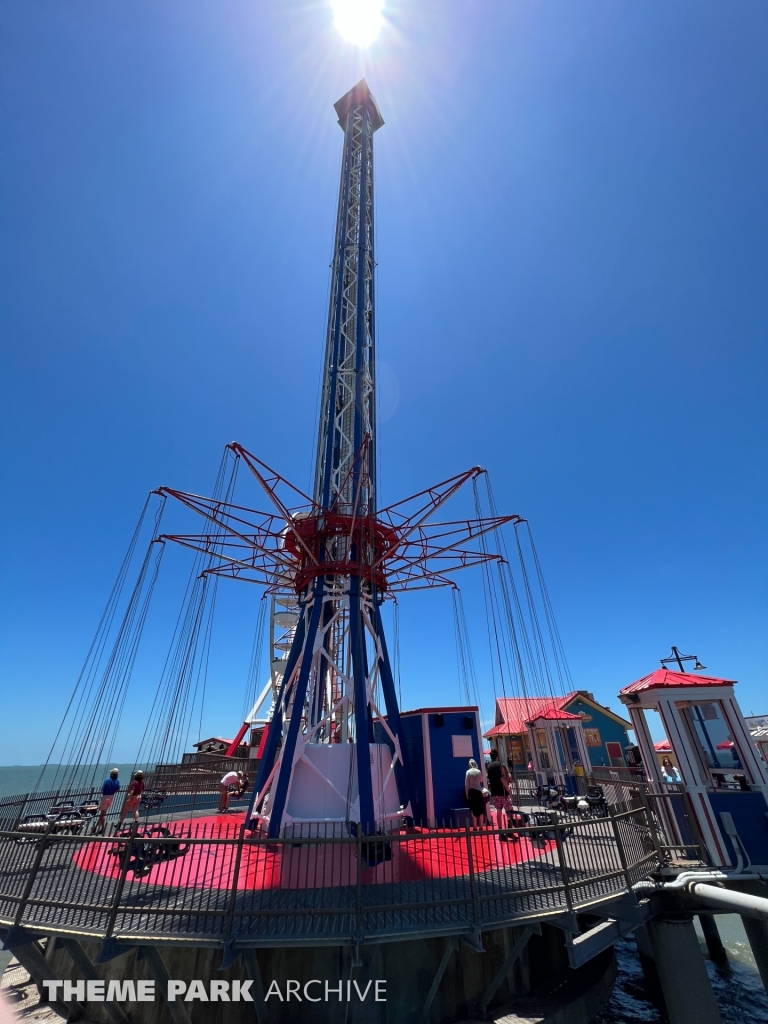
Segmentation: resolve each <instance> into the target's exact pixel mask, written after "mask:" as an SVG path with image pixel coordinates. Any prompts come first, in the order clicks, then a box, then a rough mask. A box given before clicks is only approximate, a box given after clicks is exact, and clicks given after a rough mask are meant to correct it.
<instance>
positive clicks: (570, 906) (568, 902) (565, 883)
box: [552, 811, 573, 913]
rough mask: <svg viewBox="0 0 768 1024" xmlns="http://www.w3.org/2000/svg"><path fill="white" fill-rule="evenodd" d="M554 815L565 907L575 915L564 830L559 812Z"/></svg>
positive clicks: (554, 812)
mask: <svg viewBox="0 0 768 1024" xmlns="http://www.w3.org/2000/svg"><path fill="white" fill-rule="evenodd" d="M552 814H553V817H554V819H555V846H556V847H557V859H558V861H559V862H560V877H561V878H562V880H563V888H564V890H565V905H566V906H567V907H568V910H569V911H570V912H571V913H573V896H572V894H571V884H570V882H569V881H568V868H567V867H566V864H565V851H564V849H563V830H562V826H561V825H560V822H559V821H558V818H557V811H553V812H552Z"/></svg>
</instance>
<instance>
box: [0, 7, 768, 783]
mask: <svg viewBox="0 0 768 1024" xmlns="http://www.w3.org/2000/svg"><path fill="white" fill-rule="evenodd" d="M386 13H387V24H386V26H385V28H384V30H383V31H382V33H381V35H380V37H379V39H378V41H377V42H376V43H375V44H374V46H373V47H372V48H371V49H370V50H369V51H368V52H367V53H360V52H359V51H358V50H357V49H355V48H354V47H352V46H350V45H348V44H346V43H344V42H343V41H342V40H341V38H340V37H339V36H338V34H337V33H336V31H335V29H334V28H333V25H332V17H331V12H330V8H329V6H328V4H327V3H326V2H324V0H312V2H302V3H299V2H293V0H263V2H261V3H255V2H253V0H248V2H246V0H227V2H226V3H222V2H213V0H205V2H203V0H163V2H162V3H158V2H156V0H151V2H149V0H132V2H131V3H130V4H125V3H118V2H117V0H68V2H67V3H66V4H62V3H60V2H58V0H34V2H30V0H3V2H2V3H0V95H1V97H2V105H1V108H0V116H1V117H2V133H3V140H4V141H3V159H2V162H1V163H0V194H2V196H3V200H2V203H1V204H0V216H1V217H2V224H1V225H0V237H2V243H1V245H0V259H1V260H2V267H1V271H2V272H1V274H0V288H1V289H2V302H1V303H0V338H2V342H1V343H0V344H1V348H2V351H1V353H0V358H1V359H2V381H3V401H2V405H1V407H0V415H1V416H2V420H3V423H2V440H1V443H2V462H1V465H2V480H3V489H4V493H5V495H6V499H5V501H4V503H3V510H2V522H3V529H2V533H1V534H0V541H1V543H2V547H3V551H2V566H3V586H2V592H1V596H0V602H2V607H1V608H0V614H2V622H3V629H2V651H1V653H0V672H1V673H2V681H1V683H0V685H1V686H2V695H3V697H2V699H3V714H2V726H1V727H0V728H1V729H2V754H1V755H0V756H1V757H2V759H3V761H4V762H5V763H39V762H40V761H41V760H42V759H43V758H44V756H45V754H46V752H47V747H48V744H49V742H50V739H51V736H52V734H53V732H54V731H55V728H56V726H57V723H58V721H59V719H60V717H61V714H62V711H63V708H64V706H65V704H66V701H67V699H68V697H69V693H70V691H71V688H72V686H73V683H74V680H75V678H76V676H77V672H78V670H79V666H80V664H81V662H82V659H83V657H84V655H85V652H86V650H87V648H88V644H89V642H90V639H91V637H92V635H93V632H94V630H95V627H96V623H97V621H98V618H99V615H100V613H101V608H102V607H103V604H104V602H105V600H106V597H107V594H108V592H109V589H110V587H111V584H112V581H113V579H114V576H115V574H116V572H117V568H118V565H119V563H120V560H121V558H122V554H123V552H124V550H125V547H126V545H127V542H128V539H129V536H130V533H131V530H132V528H133V524H134V522H135V520H136V517H137V515H138V512H139V510H140V508H141V505H142V503H143V501H144V497H145V495H146V493H147V491H148V490H150V489H151V488H152V487H155V486H157V485H159V484H171V485H174V486H178V487H181V488H184V489H188V490H194V491H199V492H202V493H206V492H210V489H211V487H212V484H213V480H214V477H215V474H216V469H217V466H218V462H219V458H220V454H221V450H222V448H223V446H224V445H225V444H226V443H227V442H229V441H231V440H239V441H241V442H242V443H243V444H245V445H246V447H248V448H249V449H250V450H251V451H254V452H256V453H258V454H259V455H261V457H263V458H264V459H265V460H266V461H267V462H269V463H271V464H273V465H275V466H276V467H278V468H280V469H281V470H282V471H283V472H284V473H285V474H286V476H288V477H290V478H292V479H293V480H295V481H296V483H297V484H299V486H302V487H307V486H308V485H309V478H310V472H311V465H312V444H313V435H314V421H315V415H316V407H317V398H318V385H319V374H320V363H321V357H322V341H323V333H324V321H325V305H326V293H327V286H328V266H327V265H328V261H329V257H330V252H331V243H332V230H333V217H334V206H335V201H336V182H337V174H338V167H339V158H340V145H341V139H342V136H341V132H340V131H339V129H338V127H337V126H336V124H335V122H334V114H333V109H332V104H333V102H334V101H335V100H336V99H338V98H339V96H341V95H342V94H343V93H344V92H345V91H346V90H347V89H348V88H349V87H350V86H351V85H352V84H353V83H354V82H355V81H357V79H358V78H359V77H360V76H361V74H365V75H366V77H367V79H368V81H369V84H370V86H371V89H372V90H373V92H374V93H375V95H376V97H377V99H378V101H379V105H380V107H381V110H382V114H383V116H384V119H385V122H386V124H385V127H384V128H383V129H382V130H381V131H380V132H379V133H378V135H377V137H376V142H377V151H376V160H377V218H378V220H377V258H378V263H379V269H378V275H379V276H378V299H379V311H378V321H379V356H380V359H381V360H382V362H383V363H384V364H385V370H384V371H383V373H382V379H383V381H384V384H385V385H386V388H385V393H384V394H383V395H382V398H381V400H382V403H383V405H384V406H385V409H386V411H387V412H388V413H389V415H388V418H386V420H385V421H384V422H383V424H382V426H381V435H380V455H381V485H380V491H381V497H382V500H383V501H385V502H389V501H393V500H395V499H397V498H399V497H401V496H403V495H405V494H408V493H410V492H412V491H415V490H418V489H420V488H421V487H423V486H425V485H427V484H429V483H432V482H434V481H437V480H440V479H442V478H443V477H445V476H448V475H450V474H452V473H454V472H456V471H458V470H461V469H464V468H466V467H468V466H471V465H475V464H478V463H480V464H482V465H483V466H485V467H487V468H488V470H489V472H490V474H491V479H492V481H493V486H494V491H495V494H496V500H497V504H498V506H499V508H500V509H502V510H505V511H510V512H518V513H520V514H522V515H524V516H526V517H527V518H528V519H529V520H530V522H531V523H532V526H533V530H534V534H535V537H536V540H537V546H538V550H539V554H540V557H541V559H542V563H543V566H544V571H545V573H546V577H547V582H548V585H549V589H550V594H551V597H552V600H553V604H554V607H555V611H556V614H557V619H558V624H559V627H560V631H561V633H562V636H563V642H564V645H565V649H566V652H567V655H568V658H569V662H570V666H571V672H572V674H573V677H574V680H575V683H576V685H577V686H578V687H580V688H584V689H589V690H592V691H594V693H595V694H596V696H597V697H598V698H599V699H601V700H603V701H604V702H610V703H612V704H613V706H614V707H616V705H617V701H616V693H617V691H618V690H619V688H620V687H621V686H623V685H625V684H626V683H628V682H631V681H632V680H634V679H636V678H638V677H639V676H641V675H643V674H645V673H646V672H648V671H651V670H652V669H653V667H654V666H656V665H657V664H658V659H659V658H660V657H662V656H663V655H665V654H667V653H668V650H669V647H670V645H671V644H673V643H674V644H677V645H678V646H680V647H681V648H684V649H685V650H686V651H690V652H692V653H695V654H698V655H699V657H700V658H701V659H702V661H703V662H704V664H706V665H707V667H708V669H709V670H710V671H711V673H712V674H721V675H724V676H728V677H731V678H736V679H738V680H739V686H738V688H737V695H738V696H739V698H740V700H741V703H742V707H743V709H744V711H745V712H746V713H749V712H750V711H754V712H755V713H756V714H757V713H766V712H768V702H767V701H766V692H767V691H766V658H767V656H768V640H767V637H768V631H767V630H766V611H767V610H768V609H767V605H768V594H767V587H766V529H765V526H766V513H765V509H766V504H767V503H766V499H767V498H768V494H767V493H766V491H767V490H768V488H767V486H766V483H767V481H766V468H765V451H766V410H767V409H768V403H766V343H765V337H766V321H767V319H768V318H767V315H766V298H765V294H766V288H765V281H766V271H767V270H768V267H766V263H767V262H768V259H767V256H766V244H765V242H766V220H767V219H768V218H767V215H768V195H767V194H766V190H765V177H766V170H767V167H766V163H767V159H766V158H767V157H768V152H767V151H768V132H766V127H767V126H766V117H767V115H766V110H768V103H766V100H767V99H768V95H767V93H768V89H767V85H768V59H767V58H768V52H767V51H768V9H766V6H765V4H763V3H760V2H757V0H746V2H743V3H740V4H722V3H720V2H710V0H695V2H693V0H691V2H682V0H670V2H668V3H665V4H663V5H662V4H657V5H640V4H636V3H630V2H619V0H617V2H611V3H608V2H593V0H582V2H580V3H578V4H567V3H564V2H560V3H544V2H529V0H516V2H508V0H503V2H502V0H462V2H459V0H418V2H416V0H392V2H391V3H390V4H389V6H388V7H387V11H386ZM468 512H469V509H467V513H468ZM172 578H173V571H171V579H172ZM172 589H173V588H172V586H170V585H169V587H168V588H167V591H163V593H162V594H161V595H160V596H159V601H160V609H159V611H160V613H162V612H163V610H165V611H166V612H167V611H168V609H171V608H172V607H175V605H174V600H175V598H174V596H173V593H172ZM464 595H465V603H466V604H467V608H468V616H469V620H470V627H471V630H472V644H473V653H474V657H475V661H476V663H477V665H478V671H479V676H480V682H481V689H482V694H483V706H484V713H485V715H486V717H487V716H488V715H490V714H491V713H492V703H493V688H492V685H491V682H490V678H489V676H488V673H487V670H486V668H485V662H486V660H487V642H486V641H485V639H484V623H483V616H482V611H481V601H482V594H481V590H480V588H479V584H478V581H477V580H476V579H475V580H472V579H468V580H467V581H466V585H465V586H464ZM257 601H258V595H257V594H255V592H254V591H253V590H249V589H248V588H246V587H241V588H240V589H238V588H237V586H236V585H234V584H232V585H230V590H229V591H228V592H227V594H226V596H224V597H223V598H222V613H223V619H222V624H221V627H220V628H219V632H218V635H217V641H218V644H219V648H220V652H219V654H217V655H216V658H217V659H218V660H216V661H215V663H214V673H213V674H214V676H215V679H214V681H213V683H212V685H211V688H210V695H209V698H208V703H207V705H206V711H205V722H204V726H203V729H204V731H206V732H214V733H215V732H223V733H224V734H227V735H228V734H231V733H232V732H233V731H234V728H236V725H237V720H238V717H239V715H240V713H241V704H242V696H243V690H244V686H245V674H246V670H247V660H248V649H249V647H250V642H251V632H252V624H253V619H254V616H255V609H256V605H257ZM160 619H162V614H160ZM401 628H402V641H401V660H402V674H403V697H404V704H406V706H409V707H413V706H422V705H429V704H436V703H443V702H445V701H446V700H449V702H455V701H456V700H457V699H458V695H459V694H458V684H457V678H456V666H455V657H454V634H453V624H452V617H451V607H450V598H449V596H448V595H447V594H445V593H436V594H429V595H422V596H415V597H413V598H407V599H404V600H403V602H402V606H401ZM159 629H160V627H159V625H158V627H157V630H158V631H159ZM161 652H162V639H161V637H160V633H159V632H157V633H156V635H153V637H152V639H151V641H150V643H149V648H148V651H147V656H146V658H145V660H144V661H143V662H142V663H141V666H140V667H141V671H140V676H141V678H138V679H137V681H136V687H137V688H136V690H135V692H134V694H133V695H132V696H131V698H130V703H129V713H128V715H127V718H126V722H125V726H124V728H123V729H122V730H121V737H120V744H119V745H118V748H117V749H116V750H115V757H116V759H118V760H130V759H131V757H132V755H133V752H134V750H135V747H136V740H137V733H138V731H139V730H140V727H141V722H142V720H143V718H145V717H146V711H147V707H148V704H147V700H148V697H147V694H148V693H149V692H150V690H151V685H152V679H153V671H155V670H153V669H152V667H151V657H150V655H151V654H153V653H155V654H157V655H158V657H159V656H160V654H161Z"/></svg>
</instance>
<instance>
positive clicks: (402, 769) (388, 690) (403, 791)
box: [374, 604, 410, 807]
mask: <svg viewBox="0 0 768 1024" xmlns="http://www.w3.org/2000/svg"><path fill="white" fill-rule="evenodd" d="M374 623H375V628H376V636H377V637H378V638H379V643H380V644H381V657H380V658H379V678H380V679H381V690H382V693H383V694H384V704H385V707H386V709H387V722H388V724H389V728H390V729H391V730H392V732H393V733H394V735H395V736H397V740H398V743H399V744H400V756H401V757H402V759H403V763H402V764H396V765H395V781H396V782H397V792H398V795H399V797H400V803H401V805H402V806H403V807H407V806H408V801H409V800H410V785H409V779H410V773H409V771H408V761H407V757H406V752H405V739H404V736H403V726H402V723H401V722H400V708H399V706H398V703H397V693H396V692H395V680H394V677H393V675H392V666H391V665H390V662H389V652H388V650H387V641H386V639H385V637H384V624H383V622H382V621H381V607H380V606H379V605H378V604H377V605H376V607H375V611H374Z"/></svg>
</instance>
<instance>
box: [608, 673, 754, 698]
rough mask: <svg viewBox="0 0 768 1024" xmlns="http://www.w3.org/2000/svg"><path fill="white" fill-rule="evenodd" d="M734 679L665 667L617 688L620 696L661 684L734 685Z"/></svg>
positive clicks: (656, 687) (655, 688)
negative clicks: (674, 670)
mask: <svg viewBox="0 0 768 1024" xmlns="http://www.w3.org/2000/svg"><path fill="white" fill-rule="evenodd" d="M735 683H736V680H735V679H717V678H716V677H715V676H699V675H693V674H692V673H690V672H670V671H669V669H666V668H657V669H656V671H655V672H651V674H650V675H648V676H643V678H642V679H638V680H637V682H636V683H630V684H629V686H625V687H624V689H623V690H619V696H620V697H621V696H622V695H623V694H625V693H641V692H642V691H644V690H658V689H660V688H661V687H663V686H734V685H735Z"/></svg>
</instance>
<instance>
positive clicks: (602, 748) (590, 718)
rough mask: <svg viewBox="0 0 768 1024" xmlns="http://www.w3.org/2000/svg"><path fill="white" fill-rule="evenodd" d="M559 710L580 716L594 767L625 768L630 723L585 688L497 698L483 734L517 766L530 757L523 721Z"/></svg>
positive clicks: (524, 764) (558, 711)
mask: <svg viewBox="0 0 768 1024" xmlns="http://www.w3.org/2000/svg"><path fill="white" fill-rule="evenodd" d="M562 712H565V713H567V714H568V715H573V716H575V717H576V718H580V719H581V721H582V724H583V727H584V734H585V738H586V742H587V747H588V750H589V759H590V762H591V764H592V765H593V766H594V767H599V766H601V765H603V766H615V767H624V766H625V760H624V748H625V747H627V746H628V745H629V743H630V740H629V736H628V734H627V730H628V729H631V728H632V724H631V722H628V721H627V720H626V719H624V718H621V717H620V716H619V715H617V714H615V713H614V712H613V711H611V709H610V708H608V707H605V706H604V705H602V704H599V703H598V702H597V701H596V700H595V698H594V696H593V695H592V694H591V693H589V691H587V690H572V691H571V692H570V693H567V694H565V696H562V697H499V698H497V700H496V716H495V722H494V724H493V726H492V727H491V728H490V729H489V730H488V731H487V732H486V733H484V736H485V737H486V739H489V740H491V741H492V742H493V743H494V745H495V746H497V747H498V749H499V753H500V754H501V756H502V758H504V757H506V759H507V760H510V761H512V762H513V764H514V765H515V766H517V767H520V768H525V766H526V765H527V764H528V762H529V761H530V759H531V752H530V750H529V747H528V730H527V726H526V723H527V722H529V721H532V720H534V719H537V718H541V717H542V716H543V715H545V716H549V715H552V716H553V718H554V716H555V715H557V717H559V716H560V714H561V713H562Z"/></svg>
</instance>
